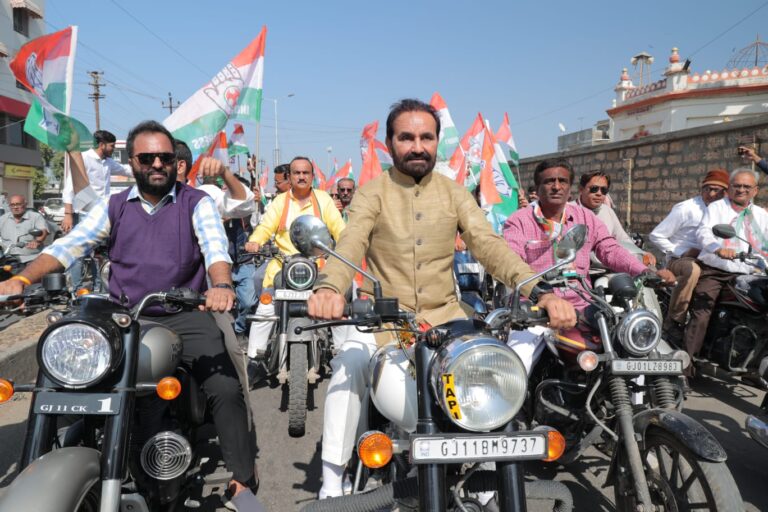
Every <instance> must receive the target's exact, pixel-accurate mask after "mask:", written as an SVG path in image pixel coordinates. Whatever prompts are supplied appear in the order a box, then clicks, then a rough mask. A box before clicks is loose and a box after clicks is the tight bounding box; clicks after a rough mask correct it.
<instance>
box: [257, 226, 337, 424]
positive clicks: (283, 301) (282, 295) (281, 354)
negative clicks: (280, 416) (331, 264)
mask: <svg viewBox="0 0 768 512" xmlns="http://www.w3.org/2000/svg"><path fill="white" fill-rule="evenodd" d="M291 236H293V229H291ZM271 255H272V256H273V257H275V258H277V259H279V260H280V261H281V262H282V267H283V268H282V270H281V271H280V272H279V273H278V274H277V276H275V283H274V292H273V293H272V294H271V295H269V294H266V293H262V296H261V298H260V300H262V301H264V300H267V301H273V303H274V306H275V312H276V315H275V316H260V315H249V316H248V320H250V321H257V322H274V327H273V330H272V334H271V336H270V340H269V344H268V345H267V350H266V353H265V354H264V359H265V361H266V370H267V376H268V377H271V378H273V379H276V380H277V382H278V383H279V384H281V385H283V386H287V387H288V434H289V435H290V436H292V437H300V436H303V435H304V432H305V429H306V422H307V397H308V393H309V386H310V385H312V386H314V385H315V384H317V381H318V380H319V379H320V371H321V368H322V367H323V365H324V364H326V363H327V362H328V361H330V359H331V336H330V333H329V332H328V330H327V329H325V330H309V331H303V332H301V333H297V332H296V328H297V327H301V326H306V325H309V324H311V323H312V321H311V320H309V319H307V318H292V317H291V316H290V315H289V314H288V311H289V309H290V307H291V305H292V304H305V303H306V301H307V299H309V297H310V296H311V295H312V286H313V285H314V284H315V280H316V279H317V274H318V259H319V258H318V257H315V256H310V257H307V256H303V255H301V254H293V255H286V254H281V253H279V252H278V251H277V249H276V248H275V249H273V250H272V251H271Z"/></svg>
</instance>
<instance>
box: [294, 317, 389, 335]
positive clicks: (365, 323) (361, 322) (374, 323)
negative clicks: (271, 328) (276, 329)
mask: <svg viewBox="0 0 768 512" xmlns="http://www.w3.org/2000/svg"><path fill="white" fill-rule="evenodd" d="M338 325H356V326H360V327H379V326H381V321H380V320H378V317H373V318H370V319H354V318H350V319H347V320H329V321H327V322H317V323H314V324H312V325H303V326H299V327H296V328H294V329H293V332H294V334H301V333H303V332H304V331H314V330H317V329H323V328H325V327H336V326H338Z"/></svg>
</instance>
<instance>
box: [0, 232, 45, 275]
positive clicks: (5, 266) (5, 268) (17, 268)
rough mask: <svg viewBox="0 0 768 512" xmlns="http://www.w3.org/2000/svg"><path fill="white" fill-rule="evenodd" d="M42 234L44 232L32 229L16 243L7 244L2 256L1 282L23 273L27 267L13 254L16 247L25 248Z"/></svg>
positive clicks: (0, 261)
mask: <svg viewBox="0 0 768 512" xmlns="http://www.w3.org/2000/svg"><path fill="white" fill-rule="evenodd" d="M42 234H43V232H42V231H40V230H39V229H30V230H29V231H28V232H27V233H24V234H21V235H19V236H18V237H17V238H16V241H15V242H8V243H5V248H4V249H3V253H2V255H0V281H5V280H6V279H10V278H11V277H13V276H14V275H16V274H18V273H19V272H21V270H22V269H23V268H24V266H25V264H24V263H22V262H21V259H20V258H19V257H18V256H16V255H15V254H11V249H13V248H14V247H15V248H21V247H24V246H25V245H27V243H29V241H30V240H31V239H35V238H37V237H39V236H40V235H42ZM22 239H23V240H22Z"/></svg>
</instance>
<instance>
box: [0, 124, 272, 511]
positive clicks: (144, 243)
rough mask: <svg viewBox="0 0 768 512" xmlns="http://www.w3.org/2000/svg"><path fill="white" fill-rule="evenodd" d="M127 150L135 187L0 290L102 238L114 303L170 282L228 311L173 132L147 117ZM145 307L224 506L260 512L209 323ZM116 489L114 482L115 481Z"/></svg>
mask: <svg viewBox="0 0 768 512" xmlns="http://www.w3.org/2000/svg"><path fill="white" fill-rule="evenodd" d="M127 150H128V155H129V158H130V164H131V167H132V169H133V173H134V177H135V178H136V186H134V187H132V188H130V189H127V190H126V191H125V192H122V193H120V194H116V195H113V196H112V197H111V198H110V199H109V201H100V202H98V203H96V204H95V205H93V206H92V208H91V209H90V212H89V213H88V216H87V217H86V218H85V219H84V220H83V221H82V222H80V223H79V224H78V225H77V226H76V227H75V228H74V229H73V230H72V232H71V233H70V234H68V235H67V236H65V237H64V238H61V239H59V240H58V241H57V242H55V243H54V244H53V245H52V246H51V247H49V248H48V249H46V250H45V251H44V252H43V254H41V255H40V256H39V257H38V258H37V259H35V260H34V261H33V262H32V263H31V264H30V265H29V266H28V267H27V268H26V269H25V270H24V271H23V272H22V273H21V274H19V275H17V276H14V277H12V278H11V279H9V280H7V281H4V282H2V283H0V295H15V294H19V293H21V292H22V291H23V289H24V287H25V286H29V285H30V284H32V283H34V282H37V281H40V280H41V279H42V277H43V276H45V275H46V274H49V273H51V272H56V271H62V270H63V269H64V268H66V267H67V266H68V265H69V264H71V262H72V261H74V260H75V259H76V258H78V257H81V256H83V255H84V254H87V252H88V251H90V250H92V249H93V247H95V246H96V245H98V244H99V243H101V242H104V241H109V244H110V253H109V256H110V260H111V262H112V266H111V275H110V283H109V285H110V286H109V291H110V295H111V299H112V300H114V301H116V302H122V303H125V304H127V305H128V306H129V307H133V306H134V305H136V303H137V302H138V301H139V300H140V299H141V298H142V297H144V296H145V295H147V294H148V293H151V292H156V291H164V290H167V289H169V288H171V287H173V286H176V287H188V288H192V289H194V290H196V291H199V292H205V294H206V304H205V309H206V310H207V311H213V312H225V311H228V310H230V309H231V308H232V305H233V302H234V292H233V290H232V280H231V275H230V260H229V256H228V255H227V242H226V236H225V235H224V232H223V227H222V225H221V218H220V217H219V215H218V212H217V211H216V207H215V205H214V203H213V200H212V199H211V198H210V197H208V196H207V195H205V194H204V193H202V192H199V191H196V190H195V189H193V188H191V187H188V186H186V185H183V184H181V183H176V157H175V154H174V139H173V137H172V135H171V134H170V132H169V131H168V130H167V129H166V128H165V127H164V126H163V125H161V124H160V123H157V122H154V121H145V122H143V123H141V124H139V125H138V126H136V127H135V128H133V129H132V130H131V132H130V133H129V135H128V139H127ZM207 281H210V283H211V287H210V288H208V286H207ZM145 311H147V314H148V315H149V314H151V319H152V320H153V321H156V322H159V323H162V324H165V325H166V326H168V327H170V328H171V329H172V330H174V331H175V332H176V333H177V334H178V335H179V336H180V338H181V339H182V342H183V351H182V359H183V361H184V363H185V364H186V365H187V366H188V367H189V368H190V370H191V372H192V374H193V376H194V377H195V378H196V379H197V380H198V382H200V383H201V387H202V389H203V391H204V392H205V394H206V395H207V396H208V399H209V401H210V403H211V406H212V407H211V411H212V415H213V419H214V423H215V425H216V430H217V432H218V435H219V440H220V443H221V450H222V454H223V457H224V461H225V463H226V465H227V468H228V469H229V470H230V471H232V474H233V476H232V480H231V482H230V484H229V486H228V489H227V492H228V494H229V495H231V496H232V501H231V503H232V505H234V506H235V507H236V509H237V510H239V511H240V512H244V511H260V510H263V507H262V505H261V504H260V503H259V502H258V500H257V498H256V496H255V495H254V494H253V492H252V490H251V489H255V488H256V487H257V485H258V480H257V476H256V473H255V465H254V459H255V456H256V446H255V438H254V436H253V435H252V433H251V432H249V420H248V415H247V407H246V404H245V397H244V395H243V390H242V388H241V386H240V382H239V381H238V378H237V373H236V370H235V368H234V366H233V364H232V361H231V359H230V358H229V357H228V356H227V354H226V351H225V346H224V340H223V333H222V332H221V330H220V329H219V327H217V323H216V320H215V319H214V317H213V315H211V314H210V313H206V312H202V311H201V312H180V313H171V314H169V313H167V312H165V311H163V310H153V311H150V309H147V310H145ZM230 329H231V327H230ZM114 485H116V486H117V487H118V488H119V485H120V481H119V480H118V481H116V482H114Z"/></svg>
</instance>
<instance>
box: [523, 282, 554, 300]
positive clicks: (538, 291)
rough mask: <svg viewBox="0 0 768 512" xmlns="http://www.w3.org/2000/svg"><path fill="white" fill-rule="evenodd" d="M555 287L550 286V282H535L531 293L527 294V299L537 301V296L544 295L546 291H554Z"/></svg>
mask: <svg viewBox="0 0 768 512" xmlns="http://www.w3.org/2000/svg"><path fill="white" fill-rule="evenodd" d="M554 292H555V289H554V287H552V285H551V284H549V283H547V282H545V281H540V282H538V283H536V286H534V287H533V290H531V293H530V294H529V295H528V299H530V301H531V302H534V303H536V302H539V298H540V297H541V296H542V295H546V294H547V293H554Z"/></svg>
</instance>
